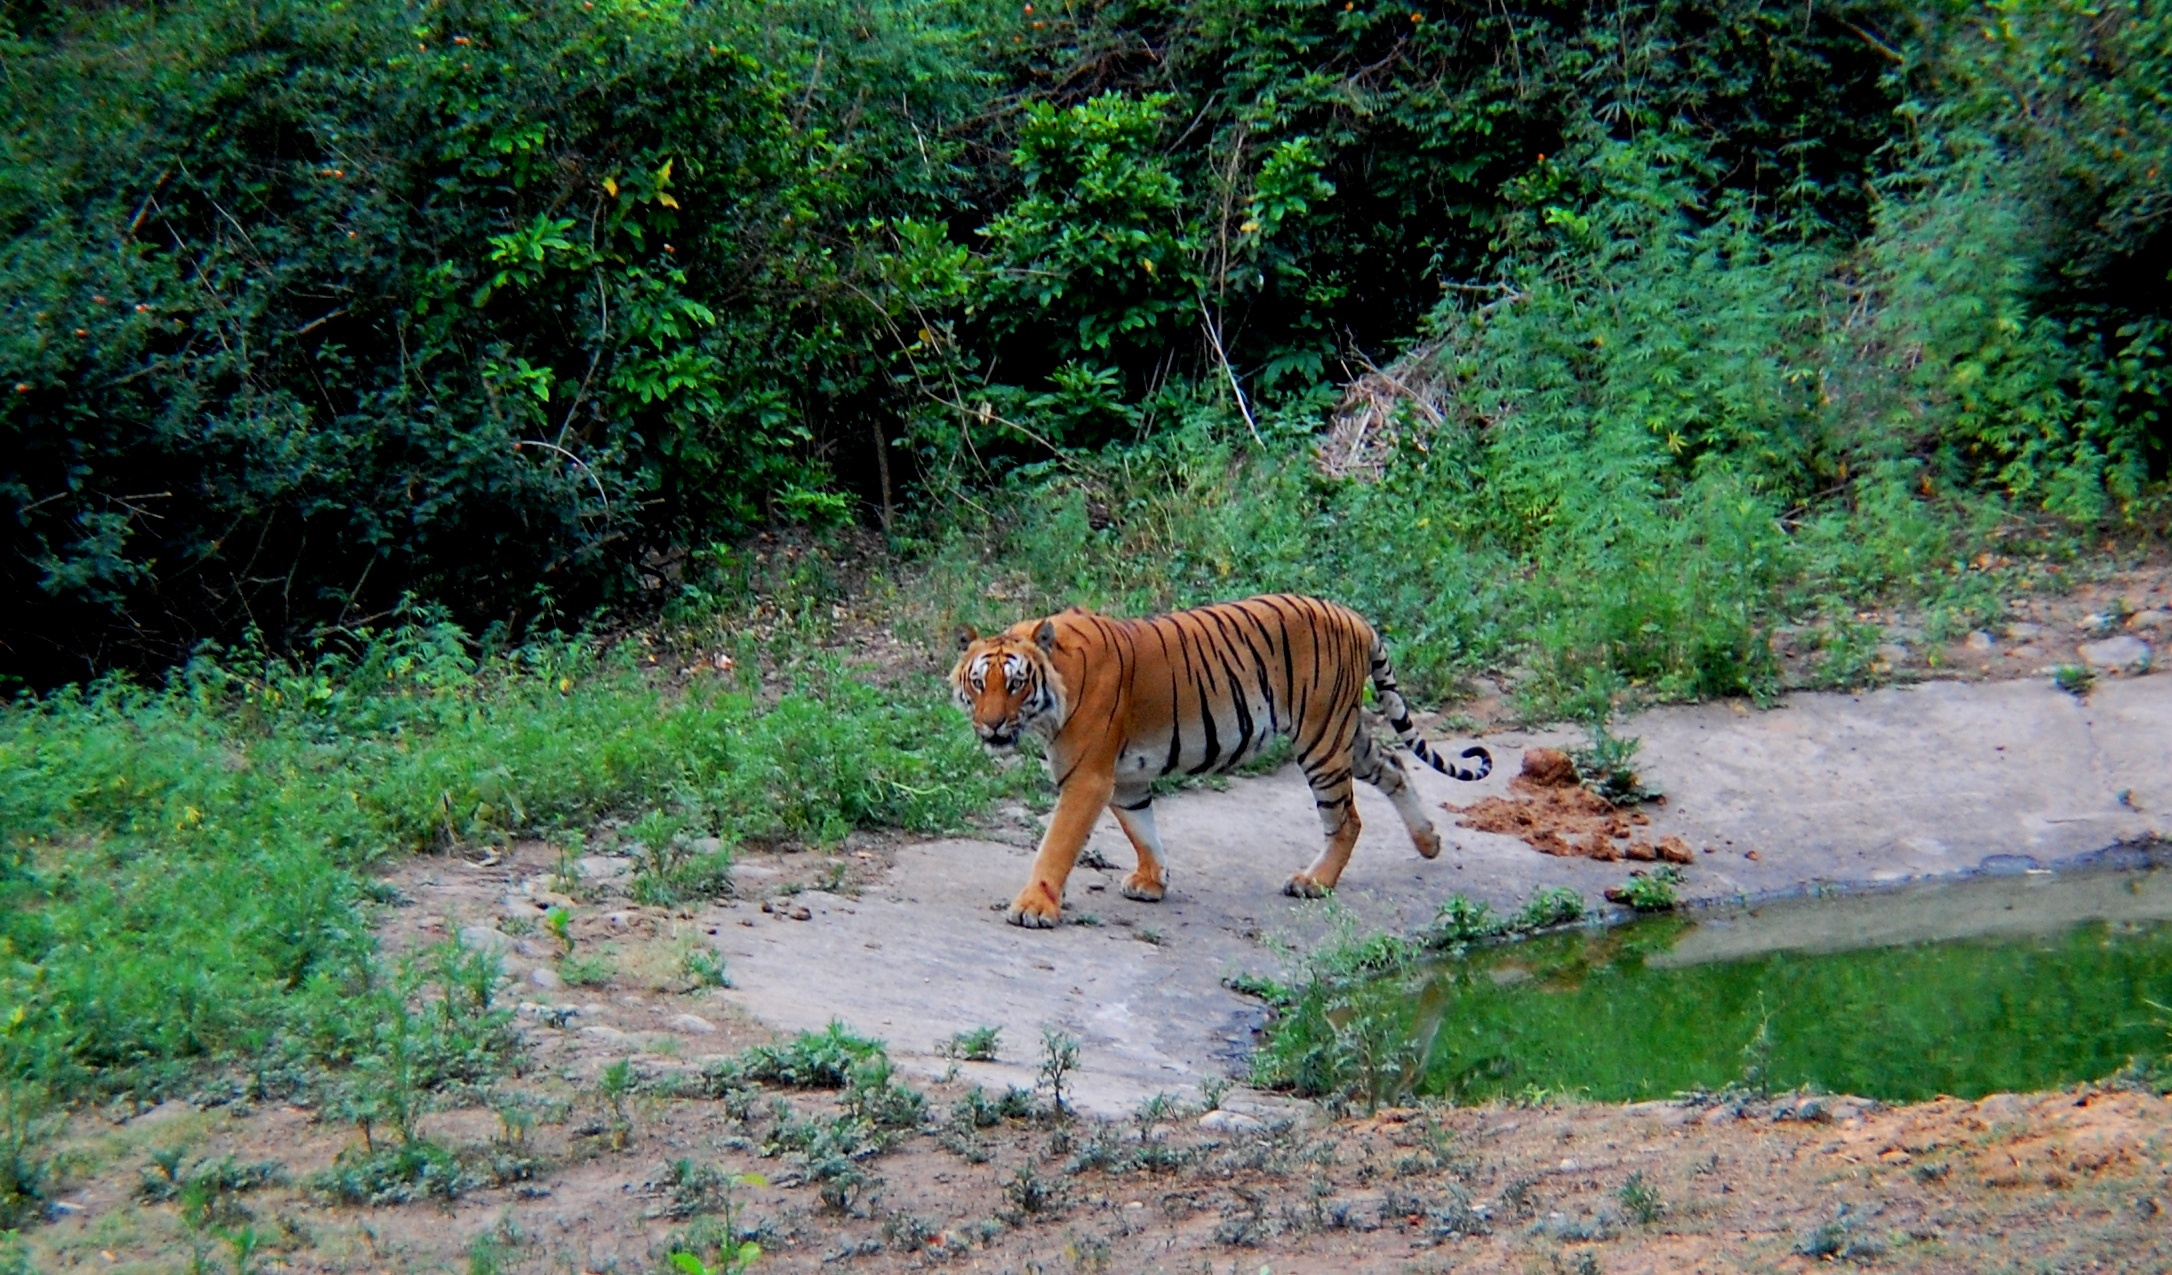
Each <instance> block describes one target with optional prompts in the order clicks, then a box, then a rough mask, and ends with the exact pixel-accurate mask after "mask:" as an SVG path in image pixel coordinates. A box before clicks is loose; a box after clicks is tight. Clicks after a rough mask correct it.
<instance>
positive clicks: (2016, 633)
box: [2006, 620, 2044, 642]
mask: <svg viewBox="0 0 2172 1275" xmlns="http://www.w3.org/2000/svg"><path fill="white" fill-rule="evenodd" d="M2042 636H2044V626H2043V625H2041V624H2031V623H2030V622H2029V621H2027V620H2016V621H2014V622H2013V623H2012V624H2009V625H2007V626H2006V639H2007V640H2008V641H2010V642H2033V641H2035V640H2036V639H2037V638H2040V637H2042Z"/></svg>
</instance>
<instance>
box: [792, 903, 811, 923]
mask: <svg viewBox="0 0 2172 1275" xmlns="http://www.w3.org/2000/svg"><path fill="white" fill-rule="evenodd" d="M791 916H792V919H793V920H795V921H812V920H814V913H813V912H810V911H808V910H807V908H806V907H804V906H801V907H796V908H793V909H792V912H791Z"/></svg>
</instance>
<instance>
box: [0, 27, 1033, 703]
mask: <svg viewBox="0 0 2172 1275" xmlns="http://www.w3.org/2000/svg"><path fill="white" fill-rule="evenodd" d="M37 12H38V13H40V14H44V15H46V17H47V20H46V21H44V22H42V23H34V24H33V26H32V29H30V30H26V31H21V32H11V33H10V34H9V35H8V39H9V46H8V47H9V53H8V57H9V64H10V66H11V68H13V69H14V70H15V72H16V74H15V75H14V76H13V77H12V78H10V79H9V80H8V81H7V83H6V85H5V86H4V88H0V93H4V95H5V112H6V115H7V117H8V119H9V120H10V121H12V122H13V124H14V127H13V128H11V129H10V131H9V141H8V143H7V146H6V149H5V151H4V152H0V231H4V237H5V238H6V240H7V241H8V243H9V247H8V249H7V250H6V252H5V253H4V254H0V310H4V311H5V312H6V313H7V314H8V315H10V316H11V319H12V321H11V322H10V323H9V324H7V325H6V336H5V338H4V339H0V380H4V384H5V386H6V392H5V393H4V395H0V438H4V439H5V440H6V443H5V446H4V447H0V451H4V452H5V453H6V455H7V458H8V459H7V460H6V461H5V462H4V464H0V492H4V494H5V496H6V498H7V499H8V500H9V501H10V502H11V503H12V505H13V507H14V509H15V511H16V513H17V515H18V518H17V520H16V521H14V522H12V523H11V524H10V525H11V528H12V529H11V531H10V532H9V542H8V543H9V552H8V554H7V555H6V557H7V560H8V563H9V565H8V566H7V567H6V568H5V571H6V574H5V576H4V577H0V579H4V580H5V582H6V586H7V589H8V592H9V594H10V596H11V597H13V598H15V600H16V604H15V605H13V606H11V607H10V608H9V614H8V617H7V619H6V621H5V622H4V628H0V640H4V641H6V643H7V644H8V646H9V648H10V649H11V650H15V651H17V652H18V653H19V654H18V657H17V658H18V659H22V660H26V661H35V663H34V664H33V665H32V668H33V669H34V670H35V675H37V676H39V677H41V678H51V677H52V676H53V675H55V674H56V673H65V674H67V675H72V676H82V675H84V674H85V673H86V672H95V671H98V670H99V669H100V668H103V667H106V666H109V665H110V663H111V662H112V661H114V660H115V659H116V658H119V659H132V660H135V661H164V660H170V659H172V658H174V657H176V656H178V655H181V654H185V652H186V649H187V646H188V644H189V643H191V642H193V641H194V640H195V638H196V635H199V634H204V633H210V634H217V635H233V634H237V633H239V632H240V631H241V630H242V629H243V628H245V627H247V626H248V625H250V624H252V623H253V624H258V625H262V626H263V627H264V628H265V629H266V630H267V631H268V632H269V633H270V635H271V636H272V638H273V639H274V640H276V641H282V642H283V641H284V640H285V639H287V638H288V637H290V636H293V635H298V634H302V633H306V632H308V631H309V630H310V629H311V628H312V627H314V626H315V625H318V624H336V623H349V622H352V620H353V618H354V617H357V616H366V615H375V614H380V613H382V612H383V611H384V610H385V609H387V608H388V607H389V606H391V605H392V604H393V603H394V602H396V601H397V599H398V598H399V597H400V596H401V595H402V593H403V592H405V591H408V590H421V591H424V592H426V593H428V594H430V595H432V596H434V597H436V598H438V599H440V600H441V601H443V602H444V603H446V604H447V605H450V606H453V607H455V608H457V609H458V610H459V612H460V614H461V616H462V618H464V619H467V620H470V621H472V622H475V623H478V624H480V623H482V622H484V621H486V620H488V619H493V618H502V617H505V616H507V615H508V614H514V615H519V616H523V617H536V616H543V617H545V618H548V617H549V616H550V615H551V614H552V613H554V612H570V613H573V614H580V613H583V612H585V611H586V610H587V609H588V608H589V607H590V606H592V605H593V604H594V603H596V602H598V601H600V600H605V599H608V598H610V597H612V596H614V595H619V596H623V594H624V592H625V591H626V590H627V588H628V587H629V586H634V585H636V584H637V582H636V581H635V579H634V578H633V577H634V574H635V573H634V570H633V567H634V565H635V564H636V563H638V562H640V561H641V559H642V555H643V554H644V553H646V552H648V551H650V550H654V549H663V548H668V547H670V546H673V545H678V544H684V543H687V541H688V538H689V537H690V536H691V537H694V543H703V542H705V540H706V538H707V537H713V536H716V535H720V534H722V535H728V534H734V533H736V532H739V531H742V530H744V529H746V528H748V527H750V526H752V525H755V524H757V523H760V522H763V521H766V520H768V519H770V518H772V517H779V518H784V519H788V520H803V519H810V518H811V519H813V520H816V521H819V520H820V519H821V518H822V517H824V516H834V515H835V514H837V513H839V512H843V511H848V510H849V508H850V502H849V501H846V500H842V499H841V498H840V496H839V494H838V493H835V492H832V491H828V490H825V485H826V483H827V482H828V479H829V470H828V468H827V466H826V465H825V463H824V460H823V459H822V458H823V455H824V453H825V452H827V451H829V450H831V449H832V448H833V446H834V444H835V442H836V440H837V439H838V438H839V437H840V436H841V437H843V438H846V439H849V440H851V441H852V442H853V443H854V444H856V445H857V446H856V448H855V451H854V455H855V456H859V455H862V454H864V449H865V443H864V440H865V439H866V433H865V427H864V425H863V424H862V423H861V421H860V420H859V414H860V412H861V411H863V410H866V409H869V408H875V409H878V410H879V409H880V408H881V406H882V405H883V404H885V403H886V402H888V401H890V400H891V399H892V398H893V397H894V396H895V394H896V387H895V386H894V384H893V381H892V376H891V370H890V361H891V359H892V357H893V356H894V355H895V354H896V351H897V342H896V341H895V339H894V321H895V320H896V319H897V318H899V317H902V313H903V311H904V310H905V309H906V308H907V307H906V305H905V303H904V302H903V300H901V296H902V293H901V291H900V288H899V287H898V286H896V284H895V283H894V282H893V280H903V281H905V282H906V283H907V285H908V286H912V285H911V279H910V276H911V271H912V269H913V268H914V267H912V265H911V262H912V261H913V260H915V259H917V256H926V255H927V253H928V251H929V250H930V249H931V248H932V247H933V246H934V245H933V244H932V243H931V242H930V237H929V235H928V233H927V231H926V230H925V228H924V226H925V219H927V218H929V217H930V216H940V215H942V214H943V213H944V212H945V211H947V209H949V208H950V207H951V206H953V205H954V203H955V201H956V200H957V199H958V197H959V193H960V191H961V189H962V188H964V187H967V186H969V185H970V183H971V178H970V177H969V176H968V175H967V172H966V170H964V169H962V168H961V166H960V163H959V160H960V156H961V146H960V144H961V141H962V139H961V138H960V137H959V136H957V135H956V133H955V132H954V131H953V130H954V129H955V128H956V126H957V125H959V124H960V123H961V122H962V121H964V120H965V119H967V118H969V117H971V116H974V115H976V114H977V113H979V112H980V111H981V110H982V109H983V108H984V107H985V105H986V103H987V98H988V92H989V90H991V89H992V88H993V83H992V81H991V80H990V79H989V77H988V76H987V74H986V73H985V72H984V71H983V70H982V69H981V68H980V67H979V66H978V65H977V64H976V61H975V60H974V58H973V57H972V55H971V47H972V46H971V45H970V43H969V42H968V41H967V34H968V32H969V31H970V30H971V25H970V24H969V22H968V20H967V19H966V17H965V15H964V14H963V13H962V12H961V11H960V10H958V9H957V8H955V7H954V6H950V5H947V4H943V3H918V2H915V0H896V2H895V3H879V4H874V5H862V4H850V5H846V4H834V3H825V2H824V0H800V2H798V3H793V4H789V5H784V6H776V5H766V4H763V5H757V4H751V3H727V4H718V5H684V4H661V5H659V4H647V3H633V2H619V0H607V2H606V3H600V4H591V5H585V6H582V5H545V4H531V3H516V4H511V5H501V4H475V3H467V2H464V0H463V2H460V3H454V4H451V5H449V6H439V7H436V8H432V9H430V10H429V11H428V12H427V13H424V12H422V11H418V10H416V9H414V8H413V7H411V6H408V5H404V4H400V3H394V2H393V0H363V2H361V3H356V4H345V5H339V6H332V7H327V6H324V5H320V4H313V3H297V2H295V0H249V2H248V3H241V4H229V3H224V2H222V0H195V2H191V3H183V4H177V5H161V6H155V7H143V6H120V7H109V8H92V9H66V8H46V7H39V8H38V10H37ZM14 20H15V18H14V11H13V10H11V11H10V18H9V21H10V22H11V23H12V22H13V21H14ZM871 101H872V102H881V103H882V104H883V107H882V109H881V110H870V109H866V108H865V103H867V102H871ZM915 218H919V219H921V220H919V221H916V220H915ZM936 238H938V239H939V238H940V235H939V233H938V234H937V235H936ZM848 427H849V429H848Z"/></svg>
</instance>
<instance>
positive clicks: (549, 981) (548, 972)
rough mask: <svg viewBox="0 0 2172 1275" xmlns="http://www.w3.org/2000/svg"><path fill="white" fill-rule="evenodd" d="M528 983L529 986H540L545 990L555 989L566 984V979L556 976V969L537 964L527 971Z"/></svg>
mask: <svg viewBox="0 0 2172 1275" xmlns="http://www.w3.org/2000/svg"><path fill="white" fill-rule="evenodd" d="M528 984H529V986H531V987H540V988H542V989H543V990H545V991H556V990H557V989H559V988H561V987H564V986H565V985H566V980H564V979H562V978H560V977H558V971H557V970H554V969H549V968H547V967H545V966H541V965H538V966H536V967H535V968H534V969H532V970H529V971H528Z"/></svg>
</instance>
